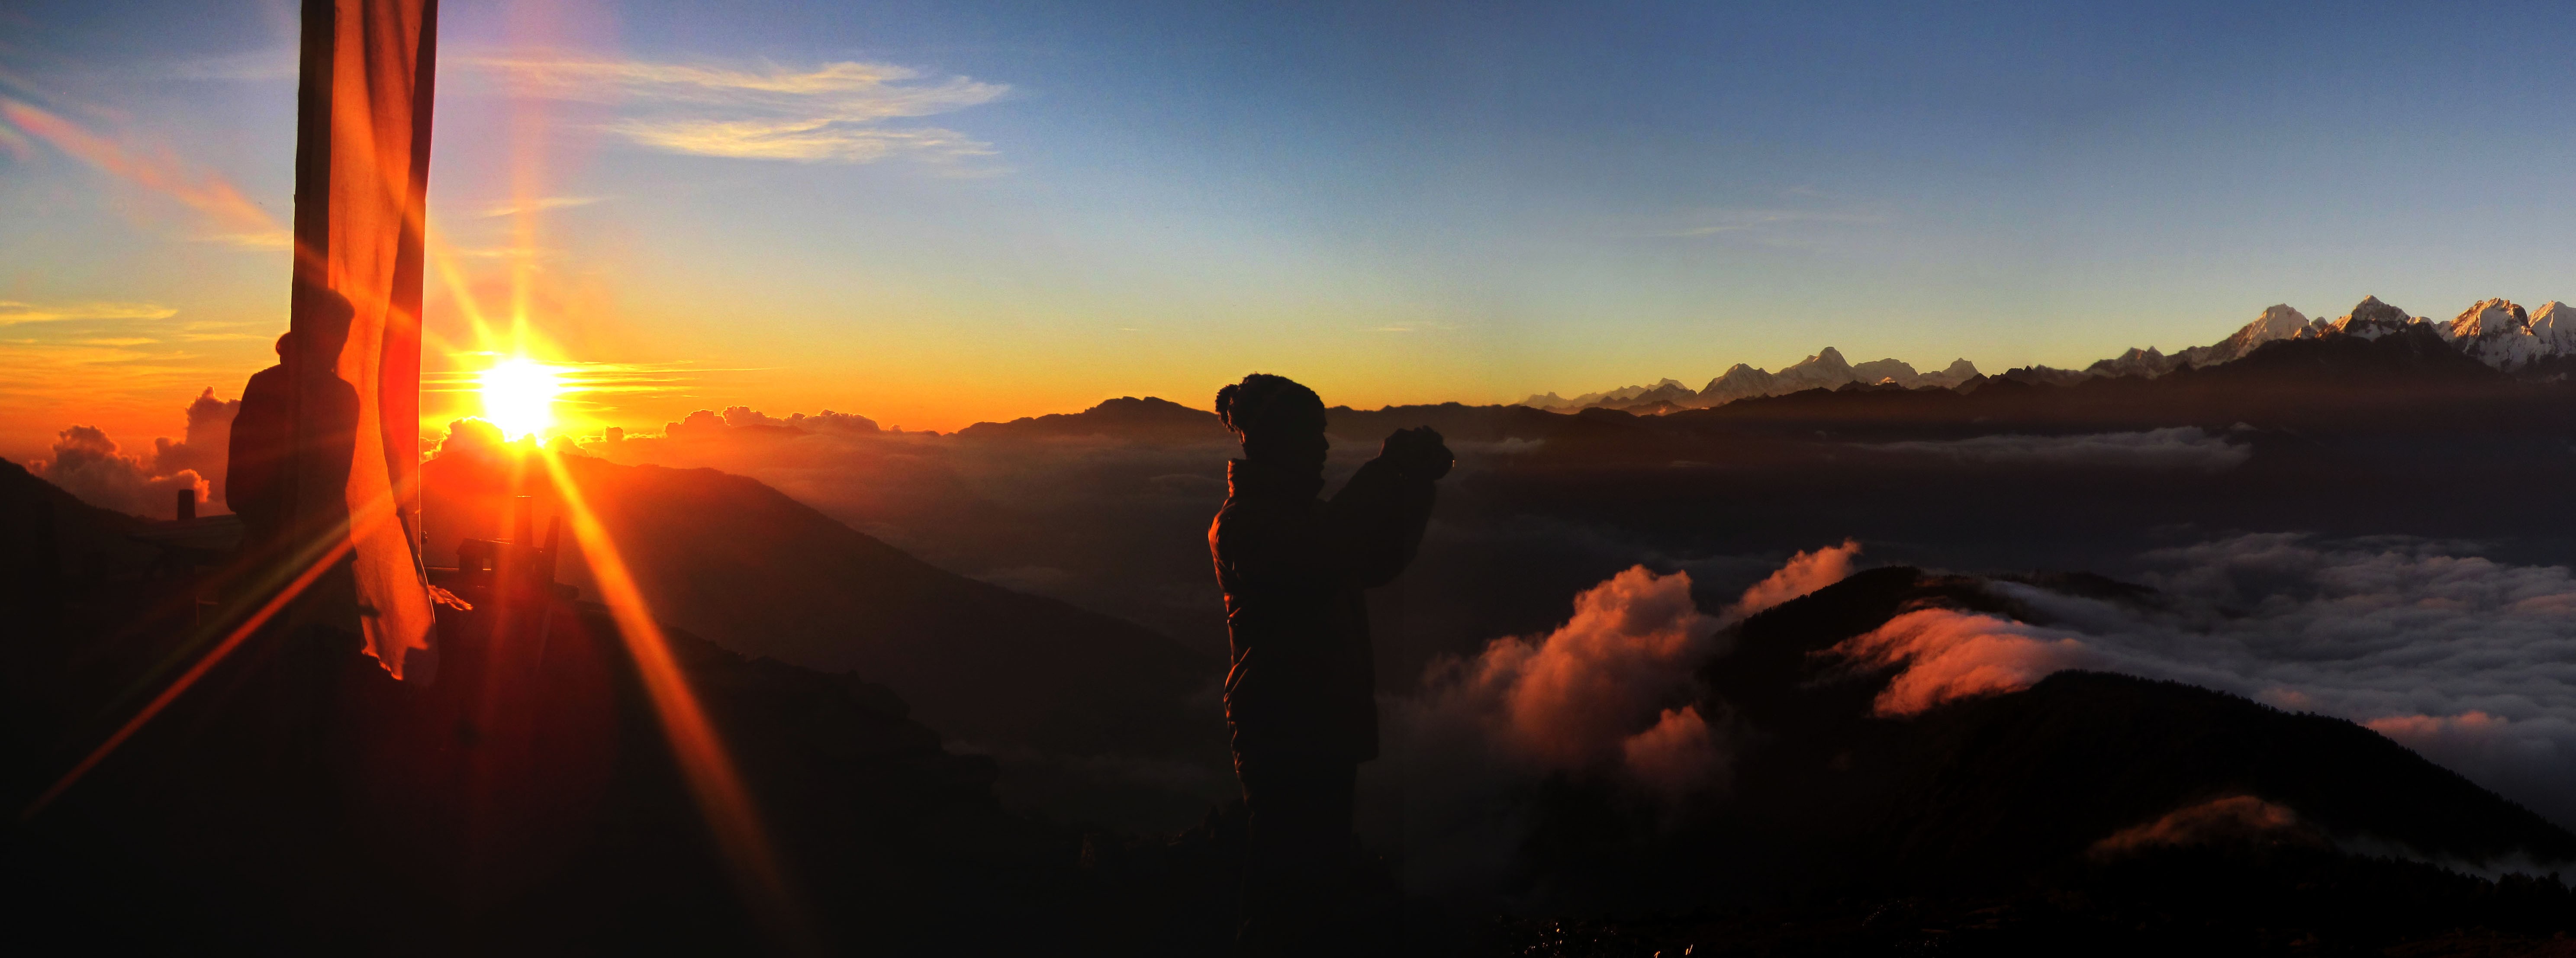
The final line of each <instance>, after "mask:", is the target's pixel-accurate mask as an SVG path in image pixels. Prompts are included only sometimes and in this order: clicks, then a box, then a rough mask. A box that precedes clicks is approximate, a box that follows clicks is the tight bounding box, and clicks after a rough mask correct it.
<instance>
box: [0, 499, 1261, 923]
mask: <svg viewBox="0 0 2576 958" xmlns="http://www.w3.org/2000/svg"><path fill="white" fill-rule="evenodd" d="M0 509H5V510H6V511H5V513H0V514H6V515H8V516H10V517H11V518H12V519H13V520H19V519H23V520H26V521H24V522H18V521H13V522H12V523H11V524H10V525H9V526H8V527H7V528H6V529H5V530H0V532H5V534H0V556H6V557H7V559H8V561H9V569H10V570H11V571H12V572H16V573H20V574H25V575H32V576H38V577H40V578H41V580H42V581H43V582H44V583H45V584H46V585H47V586H48V588H46V589H43V590H26V589H20V590H13V591H12V592H11V593H9V594H8V597H7V598H8V600H9V604H8V607H7V608H6V609H5V610H0V611H5V613H6V615H7V621H8V622H9V623H10V626H11V627H10V628H9V629H7V630H6V631H5V641H0V655H5V657H6V659H5V663H0V664H5V665H6V667H7V671H6V674H7V677H8V679H9V685H8V692H9V697H8V701H7V703H6V705H7V709H6V712H5V716H6V727H5V738H0V742H5V746H6V754H5V759H0V807H5V808H6V810H7V814H8V815H10V816H11V818H12V819H13V822H12V825H11V826H10V827H9V829H8V831H7V832H6V833H5V836H0V941H5V942H6V943H8V946H9V947H11V948H12V949H13V950H24V949H28V948H31V947H35V946H36V944H37V943H39V942H52V943H55V944H56V945H61V944H62V943H67V942H77V943H78V947H79V950H81V951H84V952H98V953H174V952H180V951H190V952H208V951H211V952H220V953H231V952H241V953H263V954H306V953H312V954H324V953H327V954H489V953H525V954H567V953H570V954H638V953H652V954H756V953H789V952H797V951H803V952H806V953H846V954H898V955H902V954H1022V953H1027V952H1028V951H1029V950H1030V949H1031V947H1032V945H1033V944H1035V943H1037V942H1044V943H1046V948H1045V950H1046V951H1048V952H1050V953H1069V954H1105V955H1106V954H1116V955H1124V954H1204V953H1208V952H1210V951H1212V950H1214V949H1215V948H1216V947H1217V945H1215V944H1212V943H1219V942H1222V941H1223V940H1224V937H1225V931H1226V923H1227V921H1228V920H1229V918H1230V916H1231V908H1232V903H1231V901H1230V898H1229V893H1230V885H1229V884H1228V883H1227V882H1225V881H1223V880H1221V879H1218V878H1213V877H1212V876H1222V875H1224V874H1226V873H1227V871H1228V866H1227V864H1226V862H1227V861H1228V860H1229V859H1228V858H1227V854H1228V853H1227V852H1225V851H1224V850H1223V848H1224V847H1230V846H1221V845H1220V844H1219V843H1218V842H1217V841H1216V839H1217V836H1218V833H1217V831H1215V830H1209V829H1203V830H1202V831H1201V832H1200V833H1199V834H1198V836H1197V837H1196V838H1195V839H1194V840H1193V841H1194V844H1193V843H1184V844H1182V845H1177V846H1174V845H1169V844H1166V843H1164V842H1162V841H1156V842H1154V843H1151V847H1152V848H1153V849H1155V850H1156V854H1155V856H1154V862H1155V863H1156V864H1157V865H1158V866H1159V868H1160V870H1159V871H1155V870H1148V871H1146V872H1132V870H1131V872H1130V873H1126V874H1122V875H1120V876H1118V877H1117V880H1115V881H1109V880H1104V878H1103V877H1102V875H1101V874H1100V873H1099V870H1098V869H1097V868H1095V867H1093V866H1091V865H1088V864H1086V861H1087V860H1089V859H1092V858H1095V857H1097V856H1090V855H1086V851H1085V850H1086V847H1087V845H1088V844H1090V843H1106V844H1109V845H1116V844H1117V843H1116V842H1111V841H1108V840H1107V839H1102V838H1093V837H1090V836H1087V835H1086V834H1085V833H1084V832H1081V831H1078V830H1074V829H1070V828H1066V827H1063V826H1057V825H1051V824H1047V823H1045V822H1044V821H1043V820H1042V819H1034V818H1030V817H1026V816H1022V815H1018V814H1014V813H1012V812H1010V811H1008V810H1006V809H1005V808H1004V807H1003V806H1002V804H1001V803H1000V802H999V801H998V800H997V798H996V796H995V793H994V788H993V784H994V778H995V774H996V768H995V764H994V763H993V761H992V760H990V759H988V758H985V757H981V756H973V755H959V754H955V753H952V752H950V751H948V750H945V749H943V748H942V747H941V744H940V736H939V733H937V732H936V731H933V730H932V729H931V728H929V727H927V726H924V725H922V724H920V723H919V722H917V721H915V720H914V719H913V718H912V717H910V715H909V714H908V709H907V707H906V705H905V703H904V701H903V700H902V698H900V697H899V696H897V695H896V694H894V693H893V692H891V691H890V690H888V689H887V688H885V687H884V686H881V685H878V684H875V683H872V682H869V681H866V680H864V679H861V678H859V677H857V676H855V675H851V674H846V673H843V674H831V673H824V672H820V671H815V670H809V669H803V668H799V667H795V666H791V665H787V664H784V663H781V662H778V661H776V660H774V659H767V658H748V657H745V656H743V655H740V654H737V653H734V652H730V651H727V650H725V649H722V648H719V647H717V646H716V645H714V644H712V643H709V642H707V641H704V640H701V639H698V638H696V637H694V636H691V635H689V634H687V633H685V632H680V631H676V630H674V631H671V632H670V633H668V635H667V646H666V648H667V652H668V655H669V657H670V659H671V661H673V662H674V663H675V665H676V667H677V671H678V676H679V678H680V679H681V680H682V682H683V683H684V684H685V685H686V686H687V687H688V688H689V689H691V690H693V691H694V693H695V695H696V698H697V700H698V702H699V703H700V704H701V705H702V707H703V712H704V715H705V717H706V719H707V721H708V723H709V726H710V730H711V731H712V732H713V739H714V740H715V741H716V742H718V743H720V747H721V749H722V750H723V752H724V754H725V755H726V756H727V757H728V759H729V761H730V763H731V764H732V765H733V766H734V767H735V768H736V769H737V770H738V772H739V775H740V780H741V781H742V783H743V787H744V791H746V792H747V793H748V794H749V796H750V797H751V801H752V805H753V807H754V812H755V816H754V818H753V819H751V820H750V821H751V822H752V823H754V824H756V825H757V826H758V829H759V830H760V831H761V832H762V833H764V834H765V835H766V837H767V839H768V844H769V847H770V848H771V849H772V851H773V853H774V855H775V857H776V860H777V869H776V872H777V874H778V875H779V876H780V878H781V882H780V884H781V885H782V887H784V888H785V889H786V894H785V895H784V896H769V895H753V896H748V897H747V896H746V895H745V893H744V892H743V891H742V887H743V885H742V883H741V882H740V881H739V880H738V871H737V869H735V868H734V867H732V866H731V865H730V864H729V863H730V862H731V861H733V860H734V859H732V858H731V857H729V856H728V855H727V854H725V853H724V851H723V846H721V845H720V844H719V843H718V841H717V840H716V839H715V837H714V836H715V835H717V834H719V833H722V832H726V831H734V832H739V831H741V830H742V829H741V826H742V825H744V824H745V821H744V820H739V819H732V818H726V817H723V816H718V819H719V820H718V821H715V822H711V821H710V818H709V816H708V815H707V814H706V813H705V812H704V809H703V807H702V805H701V803H700V802H699V800H698V798H697V791H696V789H695V788H694V787H693V786H692V784H691V782H690V780H689V778H688V776H687V775H685V774H684V772H683V770H682V768H681V767H680V766H679V765H678V764H677V763H676V762H675V760H674V759H673V757H672V756H673V754H674V750H673V748H672V746H671V744H670V741H671V738H672V733H671V732H670V730H669V726H670V719H669V716H668V715H666V714H665V713H664V712H663V710H661V709H660V708H658V707H657V706H656V705H655V704H654V702H653V697H652V696H651V695H649V694H648V693H647V690H646V688H645V685H644V683H643V681H642V679H641V673H642V670H641V669H639V667H638V665H637V661H638V657H637V655H636V653H635V652H634V648H635V645H634V637H631V636H623V635H620V634H619V632H618V630H617V628H616V626H615V624H614V623H613V622H612V621H611V618H610V617H609V616H608V615H606V614H605V612H604V610H602V609H601V608H599V607H598V606H596V605H589V604H578V605H576V604H572V603H557V604H556V606H555V608H554V610H553V613H552V620H551V627H550V628H549V629H547V630H546V631H545V632H544V633H543V634H542V635H540V634H537V633H536V632H534V631H527V632H521V633H517V634H496V631H495V623H496V615H497V614H498V613H499V611H500V610H501V609H502V608H503V606H502V605H501V604H500V603H498V602H496V600H495V598H494V597H493V596H492V595H491V594H489V593H488V592H487V591H483V590H481V589H478V588H476V587H474V586H472V585H469V584H467V583H465V582H462V581H458V580H454V579H451V580H449V581H450V582H451V584H454V585H456V586H457V590H458V592H459V593H460V594H462V595H463V596H464V598H465V599H466V600H467V601H468V602H471V603H473V604H474V605H475V606H476V609H475V611H472V612H458V611H457V610H454V609H442V612H441V615H442V618H441V621H440V629H441V635H442V639H443V642H442V647H441V650H442V656H441V662H440V667H439V670H438V672H439V674H438V676H437V677H436V679H435V681H430V682H419V681H413V682H396V681H393V680H392V679H390V678H388V677H387V676H386V675H385V673H384V672H383V670H382V669H380V668H378V667H377V666H376V664H375V663H374V662H373V660H371V659H369V658H367V657H366V656H365V655H364V654H363V653H362V652H361V651H360V650H359V648H358V645H357V643H356V640H355V639H354V638H353V637H350V636H347V635H345V634H340V633H335V632H331V631H329V630H320V629H308V630H304V631H291V630H286V629H271V630H268V631H264V632H260V633H257V634H254V635H253V636H252V637H251V638H250V639H249V640H248V641H247V642H245V643H244V644H242V645H241V646H240V647H239V650H238V651H237V652H235V653H233V654H232V655H231V656H230V657H228V658H227V659H225V660H224V662H223V663H222V664H221V665H220V666H218V667H216V668H215V669H213V670H212V671H210V672H208V673H206V674H205V676H204V677H203V678H202V679H201V680H199V681H198V682H197V684H196V685H195V686H194V687H192V688H191V689H190V690H189V691H188V692H187V693H186V694H185V695H183V696H181V697H179V698H178V699H177V700H175V702H174V704H173V705H172V706H171V707H170V708H169V710H167V711H166V712H164V713H162V714H161V715H160V716H159V717H158V718H157V719H155V720H154V721H153V722H152V723H151V724H150V725H148V726H146V727H145V728H144V729H143V731H142V732H141V733H140V734H138V735H136V736H134V737H133V738H131V739H128V740H127V741H126V742H125V743H124V744H123V745H122V746H121V747H119V748H118V749H117V750H116V751H115V752H114V753H113V754H112V755H110V756H109V757H108V758H107V759H106V760H105V761H104V762H102V763H100V764H99V765H97V766H96V767H95V768H94V769H92V770H91V771H90V772H89V773H88V775H87V776H85V777H84V778H82V779H81V780H80V781H79V782H78V783H77V784H76V785H75V786H74V787H73V788H71V789H70V790H69V791H66V792H64V793H62V794H61V796H60V797H59V798H58V799H57V800H55V801H54V802H53V803H52V804H50V805H48V806H46V807H45V808H44V809H43V810H42V811H41V813H39V814H36V815H35V816H34V817H32V818H30V819H26V820H23V821H18V820H15V819H17V817H18V815H19V813H20V811H21V810H22V809H24V808H27V807H28V803H29V801H30V800H31V799H32V798H34V797H35V796H36V795H37V794H39V793H40V792H41V791H42V790H43V789H44V788H45V787H46V786H47V785H48V784H50V783H51V782H53V781H54V780H55V778H56V777H57V776H59V775H60V774H62V773H63V772H64V771H65V770H66V769H69V768H71V767H72V766H73V765H74V764H75V763H76V762H77V761H78V760H79V759H80V758H81V756H82V755H83V754H84V753H85V752H86V751H87V750H88V749H89V748H91V747H92V746H94V745H96V744H97V743H98V742H100V741H102V740H103V739H105V738H106V737H107V735H108V733H109V732H110V731H111V730H113V728H114V727H115V726H116V725H117V724H118V723H119V722H121V721H122V720H123V719H124V718H125V717H126V716H128V715H131V714H133V712H134V710H135V709H136V708H137V707H138V706H139V705H140V703H141V702H142V700H143V698H144V697H146V696H148V695H149V693H151V692H152V691H155V690H157V689H159V688H161V687H163V686H164V685H166V684H167V682H168V681H169V679H170V678H171V677H172V675H173V674H174V673H175V669H173V668H172V666H173V665H176V664H184V663H186V662H189V661H193V660H194V659H195V657H196V656H197V655H199V654H201V653H202V652H203V651H204V649H205V648H206V643H205V641H204V640H205V639H206V638H207V637H209V636H210V635H212V634H214V633H213V632H210V631H209V630H208V629H207V628H205V627H201V626H198V625H195V624H193V623H194V622H195V621H196V620H198V619H200V618H201V617H202V618H204V619H205V620H207V621H208V622H214V623H220V622H222V621H224V620H226V619H228V618H231V617H234V616H236V615H237V614H238V613H239V612H240V611H241V608H240V600H241V599H242V598H243V594H242V593H243V592H244V591H245V590H242V589H241V588H240V587H239V586H238V585H236V584H235V583H234V581H233V580H232V579H231V578H229V574H228V572H227V571H226V570H223V569H219V568H218V569H172V568H168V567H166V564H164V565H162V567H159V568H156V563H154V562H153V561H151V560H150V557H149V556H148V554H144V553H131V552H129V553H124V554H116V553H114V552H113V551H112V550H111V549H110V547H112V546H113V545H115V544H116V543H117V542H118V541H119V538H118V534H119V532H120V530H121V529H123V528H124V527H125V526H126V525H128V524H130V523H129V520H124V519H122V518H121V517H117V516H114V515H113V514H105V513H99V512H97V511H96V510H92V509H89V508H88V507H85V506H80V505H79V504H78V503H75V502H69V501H68V500H64V499H61V498H59V497H58V496H56V495H54V494H53V493H52V492H51V491H50V487H47V486H45V485H44V484H43V483H41V482H39V481H37V480H34V479H33V478H32V477H28V476H27V475H26V474H25V473H24V472H23V471H20V470H16V469H14V467H11V468H10V469H8V470H7V471H6V472H5V473H0ZM81 543H86V544H90V545H93V546H96V547H97V548H92V549H82V548H67V547H66V544H81ZM128 544H129V545H130V543H128ZM148 551H149V550H145V553H148ZM67 559H68V560H70V561H66V560H67ZM206 596H219V597H222V598H223V601H222V602H221V603H218V604H217V605H214V606H211V607H208V608H206V609H205V610H203V611H200V609H199V608H198V606H199V603H198V601H197V600H198V599H199V598H201V597H206ZM138 693H141V694H138ZM719 826H722V827H719ZM1176 870H1177V871H1176ZM747 902H756V903H757V907H755V906H754V905H752V904H747ZM778 915H784V916H786V918H785V920H783V921H782V920H778V919H777V918H776V917H775V916H778ZM763 916H771V917H766V918H765V917H763Z"/></svg>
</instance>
